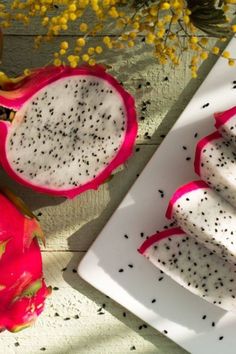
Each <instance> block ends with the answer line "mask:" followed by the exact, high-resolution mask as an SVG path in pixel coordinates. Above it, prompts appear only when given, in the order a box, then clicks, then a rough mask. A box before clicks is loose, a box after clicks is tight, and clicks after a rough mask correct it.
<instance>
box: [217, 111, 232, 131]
mask: <svg viewBox="0 0 236 354" xmlns="http://www.w3.org/2000/svg"><path fill="white" fill-rule="evenodd" d="M235 114H236V106H235V107H232V108H230V109H228V110H226V111H224V112H218V113H215V114H214V117H215V127H216V129H219V128H220V127H221V126H222V125H224V124H225V123H226V122H227V121H228V120H229V119H231V118H232V117H233V116H234V115H235Z"/></svg>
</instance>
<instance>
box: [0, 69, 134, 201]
mask: <svg viewBox="0 0 236 354" xmlns="http://www.w3.org/2000/svg"><path fill="white" fill-rule="evenodd" d="M0 106H3V107H7V108H10V109H13V110H14V111H16V114H15V117H14V119H13V122H12V123H10V122H5V121H0V162H1V164H2V167H3V168H4V169H5V170H6V172H7V173H8V174H9V175H10V176H11V177H12V178H14V179H15V180H16V181H17V182H19V183H21V184H24V185H26V186H28V187H31V188H32V189H34V190H36V191H38V192H42V193H47V194H52V195H55V196H65V197H68V198H73V197H75V196H76V195H78V194H80V193H81V192H83V191H86V190H87V189H97V188H98V187H99V185H100V184H101V183H103V182H104V181H105V180H106V179H107V178H108V177H109V176H110V174H111V173H112V171H114V169H116V168H117V167H118V166H119V165H121V164H123V163H124V162H125V161H126V160H127V159H128V157H130V155H131V154H132V151H133V146H134V143H135V139H136V135H137V120H136V112H135V105H134V99H133V98H132V97H131V96H130V94H129V93H128V92H126V91H125V90H124V89H123V87H122V86H121V85H120V84H119V83H118V82H117V81H116V80H115V79H114V78H113V77H112V76H111V75H109V74H108V73H106V71H105V69H104V68H103V67H102V66H94V67H80V68H75V69H72V68H69V67H64V66H63V67H47V68H42V69H36V70H35V71H33V72H32V74H31V75H30V76H29V77H27V78H24V79H23V80H22V82H19V83H17V85H16V87H15V89H14V87H13V88H11V91H3V90H2V91H0Z"/></svg>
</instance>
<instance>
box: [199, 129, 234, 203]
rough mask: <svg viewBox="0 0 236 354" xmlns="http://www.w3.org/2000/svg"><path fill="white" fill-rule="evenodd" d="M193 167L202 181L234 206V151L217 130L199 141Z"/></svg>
mask: <svg viewBox="0 0 236 354" xmlns="http://www.w3.org/2000/svg"><path fill="white" fill-rule="evenodd" d="M194 167H195V172H196V173H197V174H198V175H199V176H200V177H201V179H202V180H203V181H205V182H206V183H207V184H208V185H209V186H210V187H212V188H213V189H215V190H216V192H218V193H219V194H220V195H221V196H222V197H223V198H224V199H225V200H227V201H228V202H229V203H230V204H232V205H233V206H234V207H236V179H235V176H236V152H235V151H234V148H233V147H232V145H231V144H230V143H229V142H227V141H225V140H224V138H223V137H222V136H221V135H220V133H219V132H218V131H217V132H214V133H213V134H211V135H208V136H206V137H205V138H203V139H202V140H200V141H199V143H198V144H197V148H196V155H195V161H194Z"/></svg>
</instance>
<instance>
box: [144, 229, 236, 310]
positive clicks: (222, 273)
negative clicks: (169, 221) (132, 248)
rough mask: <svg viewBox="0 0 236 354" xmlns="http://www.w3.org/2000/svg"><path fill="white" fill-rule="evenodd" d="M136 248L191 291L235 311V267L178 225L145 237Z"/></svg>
mask: <svg viewBox="0 0 236 354" xmlns="http://www.w3.org/2000/svg"><path fill="white" fill-rule="evenodd" d="M139 252H140V253H141V254H143V255H144V256H145V257H146V258H147V259H148V260H149V261H150V262H151V263H152V264H153V265H155V266H156V267H158V268H159V269H160V270H162V271H163V272H164V273H165V274H167V275H168V276H170V277H171V278H172V279H173V280H175V281H176V282H177V283H178V284H180V285H181V286H183V287H184V288H186V289H187V290H189V291H191V292H192V293H193V294H195V295H198V296H200V297H202V298H204V299H205V300H207V301H209V302H210V303H212V304H214V305H216V306H219V307H221V308H223V309H225V310H227V311H234V312H235V311H236V300H235V299H236V267H235V266H234V265H232V264H230V263H229V262H227V261H226V260H224V259H222V258H220V257H218V256H217V255H215V254H214V253H213V252H211V251H210V250H209V249H208V248H206V247H205V246H203V245H202V244H201V243H200V242H198V240H197V239H195V238H194V237H192V236H189V235H187V234H185V233H184V231H182V230H181V229H179V228H173V229H169V230H164V231H161V232H159V233H157V234H155V235H153V236H151V237H149V238H148V239H147V240H146V241H145V242H144V243H143V244H142V245H141V247H140V248H139Z"/></svg>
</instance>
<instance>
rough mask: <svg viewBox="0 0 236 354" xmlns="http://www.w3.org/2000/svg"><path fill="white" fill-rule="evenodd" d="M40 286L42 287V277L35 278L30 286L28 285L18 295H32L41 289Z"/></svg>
mask: <svg viewBox="0 0 236 354" xmlns="http://www.w3.org/2000/svg"><path fill="white" fill-rule="evenodd" d="M41 287H42V279H41V278H40V279H37V280H35V281H34V282H33V283H32V284H30V286H28V288H26V289H25V290H24V291H23V292H22V293H21V295H20V297H24V296H29V297H32V296H34V295H35V294H36V293H37V291H38V290H39V289H41Z"/></svg>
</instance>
